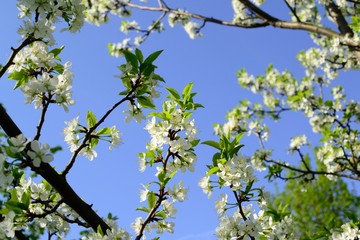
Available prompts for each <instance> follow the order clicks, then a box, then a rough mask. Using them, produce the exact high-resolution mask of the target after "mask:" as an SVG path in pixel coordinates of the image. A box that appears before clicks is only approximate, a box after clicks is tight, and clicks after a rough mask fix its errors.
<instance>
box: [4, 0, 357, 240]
mask: <svg viewBox="0 0 360 240" xmlns="http://www.w3.org/2000/svg"><path fill="white" fill-rule="evenodd" d="M182 3H183V5H182V6H186V8H187V10H189V11H192V10H193V9H194V11H195V12H198V13H202V14H203V15H209V16H214V17H219V18H221V17H223V18H226V19H229V20H230V19H231V18H232V12H231V7H230V3H223V2H222V1H215V0H211V1H205V0H201V1H196V3H194V2H193V1H189V0H187V1H182ZM281 5H283V4H281ZM204 6H206V7H204ZM277 7H278V6H273V7H272V8H270V7H269V9H270V10H271V11H272V12H273V13H275V14H276V13H279V15H280V16H283V17H287V13H286V11H285V12H283V11H282V9H281V8H277ZM135 14H136V15H135V17H136V16H139V17H141V18H142V19H145V20H146V19H148V18H147V17H145V16H146V15H145V14H144V13H135ZM16 16H17V9H16V7H15V3H14V1H4V2H3V3H2V7H1V9H0V21H1V22H2V23H6V24H3V28H2V31H1V38H0V63H2V64H4V63H5V61H6V59H7V57H8V56H9V54H10V47H16V46H17V45H18V44H19V40H20V37H19V36H18V35H17V34H16V30H17V28H18V27H19V26H20V21H18V20H17V17H16ZM119 26H120V20H119V19H118V18H114V19H112V20H111V21H110V22H109V23H108V24H106V25H103V26H101V27H96V26H92V25H88V24H86V25H85V27H84V28H83V29H81V31H80V33H76V34H70V33H57V34H56V41H57V44H58V46H61V45H65V50H64V51H63V54H62V56H61V58H62V59H63V60H64V61H72V63H73V65H72V71H73V72H74V74H75V78H74V80H73V84H74V85H73V92H74V99H75V101H76V105H74V106H73V107H71V108H70V112H69V113H65V112H64V111H63V110H62V108H59V107H57V106H53V107H52V108H51V109H50V111H49V115H48V117H47V121H46V126H45V129H44V134H43V138H42V141H43V142H47V143H49V144H50V145H52V146H54V145H62V146H63V147H64V151H63V152H61V153H58V154H57V155H55V161H54V162H53V163H52V164H53V165H55V166H56V167H57V169H62V168H63V167H64V165H65V164H66V163H67V161H68V159H69V158H70V156H71V155H70V153H69V152H68V151H67V148H66V145H65V142H64V140H63V135H62V130H63V128H64V126H65V125H64V121H69V120H70V119H72V118H74V117H76V116H77V115H80V119H81V120H82V121H83V122H84V119H85V115H86V112H87V111H88V110H91V111H93V112H94V113H95V114H96V115H97V116H100V115H102V114H103V113H105V111H106V110H107V109H108V108H109V107H110V106H112V104H113V103H114V102H115V101H117V100H118V95H117V94H118V92H120V91H121V90H122V86H121V82H120V80H119V79H117V78H114V75H118V74H119V72H118V70H117V66H118V65H120V64H122V63H123V62H124V60H123V59H122V58H114V57H111V56H109V55H108V53H107V44H108V43H109V42H117V41H121V40H122V39H123V38H124V37H126V36H124V35H123V34H122V33H120V32H119V30H118V29H119ZM165 28H166V29H167V31H165V32H163V33H161V34H160V35H159V34H154V35H152V36H151V37H150V38H149V39H148V40H147V41H146V42H145V43H144V44H143V45H142V46H141V47H140V49H141V50H142V51H143V52H144V54H146V55H147V54H149V53H151V52H154V51H157V50H161V49H163V50H164V52H163V53H162V54H161V56H160V57H159V59H158V60H157V61H156V63H155V64H156V65H157V66H158V73H159V74H160V75H161V76H162V77H163V78H164V79H165V81H166V84H163V88H162V90H161V91H162V93H163V97H165V94H166V91H165V88H164V87H165V86H170V87H172V88H175V89H178V90H181V89H182V88H183V87H184V86H185V85H186V84H187V83H188V82H194V83H195V85H194V91H195V92H198V95H197V96H196V98H195V100H196V101H197V102H199V103H201V104H203V105H204V106H205V108H204V109H200V110H199V111H198V112H197V113H196V114H195V115H194V118H195V119H196V120H195V121H196V125H197V126H198V128H199V132H200V133H199V137H200V138H201V140H202V141H204V140H208V139H215V138H214V136H213V135H212V133H213V129H212V125H213V124H214V123H223V122H224V117H225V115H226V113H227V111H228V110H230V109H232V108H233V107H234V106H235V105H236V104H237V103H238V101H239V100H241V99H244V98H248V99H251V100H260V98H259V97H258V96H254V95H252V94H251V93H250V92H249V91H246V90H244V89H241V87H240V86H239V85H238V84H237V80H236V71H238V70H240V69H241V68H243V67H244V68H245V69H246V70H247V71H248V72H249V73H251V74H254V75H258V74H263V73H264V71H265V68H266V67H267V66H268V64H269V63H273V64H274V66H275V67H276V68H278V69H279V70H285V69H288V70H290V71H291V72H293V73H294V75H295V76H297V77H301V76H302V75H303V69H302V67H301V66H300V64H299V63H298V61H297V60H296V58H295V56H296V53H297V52H298V51H299V50H303V49H306V48H308V47H309V46H312V42H311V40H310V38H309V37H308V34H307V33H306V32H300V31H291V30H281V29H274V28H263V29H256V30H246V29H239V28H226V27H223V26H219V25H213V24H207V26H206V28H205V29H204V31H203V34H204V37H203V38H200V39H197V40H191V39H190V38H189V37H188V36H187V34H186V32H185V31H184V30H183V29H182V28H181V27H175V28H173V29H171V28H170V27H169V26H168V25H167V24H165ZM344 76H345V77H343V79H342V80H343V83H344V84H345V85H348V86H349V85H350V84H354V83H353V78H354V77H357V78H358V77H359V73H352V74H345V75H344ZM356 84H357V86H358V85H359V84H358V83H356ZM13 86H14V82H12V81H9V80H7V79H6V78H3V79H1V80H0V102H1V103H3V104H4V106H5V107H6V108H7V109H8V113H9V114H10V115H11V116H12V117H13V119H14V121H15V122H16V123H17V124H18V126H19V127H20V129H21V130H22V131H23V132H24V133H25V135H26V136H28V137H32V136H34V133H35V130H36V129H35V126H36V124H37V122H38V119H39V114H40V112H39V111H38V110H35V109H34V107H33V105H24V104H23V102H24V97H23V95H22V93H21V92H20V91H12V88H13ZM353 89H356V88H353ZM347 93H348V96H350V98H351V97H353V98H355V99H356V96H355V91H354V90H353V91H349V90H348V91H347ZM162 99H163V98H162ZM157 103H158V106H161V102H160V101H157ZM125 109H126V106H124V107H121V108H120V109H118V110H117V111H116V112H115V113H114V114H113V115H112V116H111V117H110V118H109V119H108V120H107V121H106V122H105V124H106V125H107V126H112V125H114V124H115V125H116V126H117V127H118V128H119V129H120V131H121V132H122V138H123V144H122V145H120V146H119V147H118V148H116V149H115V150H113V151H112V152H109V151H107V149H108V145H107V144H100V146H99V148H98V149H97V152H98V158H96V159H94V160H93V161H92V162H90V161H88V160H87V159H85V158H81V157H80V158H79V159H78V160H77V162H76V164H75V166H74V168H73V169H72V171H71V172H70V174H69V182H70V184H71V185H72V186H73V187H74V188H75V190H76V191H77V192H78V193H79V195H80V196H81V197H82V198H83V199H84V200H85V201H87V202H88V203H90V204H93V205H94V208H95V209H96V210H98V212H99V214H100V215H101V216H106V215H107V213H108V212H112V213H113V214H114V215H116V216H118V217H119V225H120V226H121V227H124V228H126V229H127V230H129V231H131V229H130V223H131V222H132V221H133V220H134V219H135V218H136V217H137V216H138V215H139V213H140V212H137V211H135V208H136V207H138V206H140V203H139V195H138V191H139V189H140V188H141V184H145V183H147V182H149V181H151V180H152V179H153V176H152V174H140V173H139V171H138V164H137V156H136V154H137V153H139V152H142V151H144V150H145V144H146V141H148V140H149V136H148V134H147V133H146V131H145V130H144V129H143V128H144V126H145V122H143V123H142V124H136V123H130V124H126V123H125V122H124V117H125V115H124V114H122V111H123V110H125ZM295 119H296V120H295ZM294 121H295V122H294ZM271 126H272V127H273V128H272V129H271V132H272V135H271V137H270V141H269V145H268V146H271V147H272V148H274V149H277V150H276V151H277V154H278V156H283V157H289V155H287V154H286V150H287V148H288V144H289V137H291V136H296V135H299V134H301V133H304V129H307V130H309V129H310V128H309V126H307V125H306V120H305V119H299V120H298V118H296V117H292V116H288V117H285V118H284V119H282V120H281V121H279V122H278V123H276V124H271ZM243 143H244V144H245V145H246V146H245V148H244V154H246V153H248V154H250V153H251V152H252V151H253V150H254V146H257V145H256V144H257V141H255V139H253V138H251V137H249V138H244V140H243ZM196 152H197V155H198V163H197V165H196V171H195V172H194V173H187V174H178V175H177V176H176V179H177V180H180V179H181V180H183V181H184V185H185V186H188V187H189V193H188V201H185V202H184V203H179V204H177V205H176V206H177V208H178V213H177V218H176V219H175V220H174V221H175V223H176V226H175V233H174V234H172V235H164V237H163V238H162V239H177V240H190V239H215V237H214V229H215V227H216V226H217V214H216V212H215V208H214V200H215V198H212V199H210V200H208V199H207V196H206V195H204V194H203V193H202V191H201V189H200V188H199V187H198V186H197V183H198V180H199V179H200V178H201V177H202V176H203V175H204V173H205V171H206V164H207V163H209V162H210V161H211V157H212V154H213V150H212V149H211V148H209V147H207V146H199V147H198V149H197V151H196ZM261 183H262V184H264V185H266V186H267V187H268V189H270V190H272V191H273V189H274V187H273V184H271V183H268V182H267V181H262V182H261ZM140 214H141V213H140ZM76 236H77V235H76V234H75V233H74V231H73V232H72V233H71V234H70V236H69V239H72V238H75V237H76Z"/></svg>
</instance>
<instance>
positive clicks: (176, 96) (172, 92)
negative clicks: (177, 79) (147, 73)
mask: <svg viewBox="0 0 360 240" xmlns="http://www.w3.org/2000/svg"><path fill="white" fill-rule="evenodd" d="M165 88H166V90H167V91H168V92H169V94H170V95H169V97H170V98H171V99H173V100H179V99H180V95H179V93H178V91H176V90H175V89H173V88H170V87H165Z"/></svg>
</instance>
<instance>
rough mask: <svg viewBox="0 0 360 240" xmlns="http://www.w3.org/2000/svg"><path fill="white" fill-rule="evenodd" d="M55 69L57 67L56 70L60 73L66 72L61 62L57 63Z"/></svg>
mask: <svg viewBox="0 0 360 240" xmlns="http://www.w3.org/2000/svg"><path fill="white" fill-rule="evenodd" d="M54 69H55V71H57V72H58V73H60V74H62V73H63V72H64V66H63V65H61V64H56V65H55V67H54Z"/></svg>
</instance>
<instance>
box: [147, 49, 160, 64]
mask: <svg viewBox="0 0 360 240" xmlns="http://www.w3.org/2000/svg"><path fill="white" fill-rule="evenodd" d="M162 52H163V50H160V51H156V52H153V53H151V54H150V55H149V56H148V57H147V58H146V59H145V61H144V65H150V64H152V63H153V62H154V61H155V60H156V59H157V58H158V57H159V55H160V54H161V53H162Z"/></svg>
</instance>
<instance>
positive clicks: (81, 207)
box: [0, 106, 109, 232]
mask: <svg viewBox="0 0 360 240" xmlns="http://www.w3.org/2000/svg"><path fill="white" fill-rule="evenodd" d="M0 126H1V127H2V129H4V131H5V133H6V134H7V135H8V136H9V137H16V136H18V135H20V134H22V132H21V131H20V129H19V128H18V127H17V126H16V124H15V123H14V122H13V120H12V119H11V118H10V116H9V115H8V114H7V113H6V111H5V109H4V108H3V107H2V106H0ZM31 169H32V170H33V171H34V172H36V173H37V174H39V175H41V176H42V177H43V178H44V179H45V180H46V181H47V182H48V183H50V184H51V185H52V186H53V187H54V189H56V191H57V192H58V193H59V194H60V195H61V196H62V197H63V201H64V203H66V204H67V205H69V206H70V207H71V208H72V209H73V210H74V211H76V212H77V213H78V214H79V215H80V216H81V217H82V218H83V219H84V220H85V221H86V222H87V223H89V225H90V226H91V227H92V228H93V229H94V230H95V231H97V228H98V227H99V226H100V227H101V229H102V231H103V232H106V230H107V229H109V226H108V225H107V224H106V223H105V222H104V220H103V219H102V218H101V217H100V216H99V215H97V213H96V212H95V211H94V210H93V209H92V206H91V205H89V204H87V203H86V202H84V201H83V200H82V199H81V198H80V197H79V196H78V195H77V193H76V192H75V191H74V190H73V188H72V187H71V186H70V185H69V183H68V182H67V181H66V179H65V178H64V177H63V176H62V175H60V174H59V173H57V172H56V171H55V170H54V168H53V167H52V166H51V165H50V164H48V163H44V162H42V163H41V165H40V167H34V166H31Z"/></svg>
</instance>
